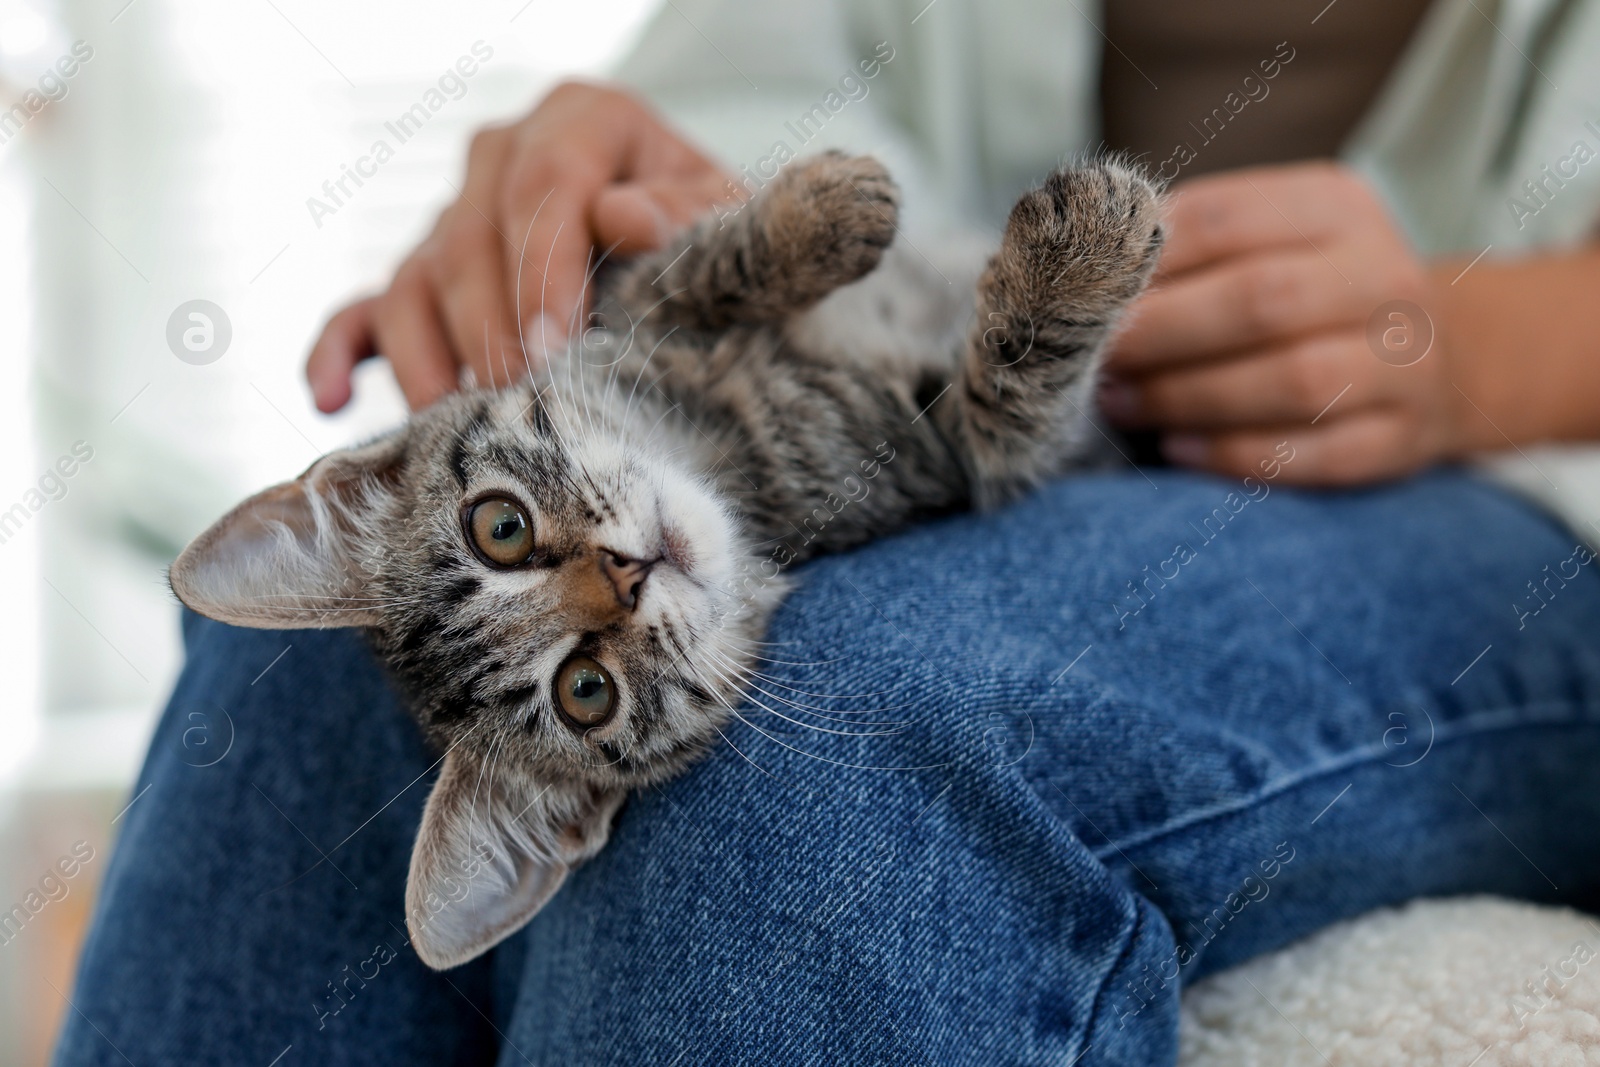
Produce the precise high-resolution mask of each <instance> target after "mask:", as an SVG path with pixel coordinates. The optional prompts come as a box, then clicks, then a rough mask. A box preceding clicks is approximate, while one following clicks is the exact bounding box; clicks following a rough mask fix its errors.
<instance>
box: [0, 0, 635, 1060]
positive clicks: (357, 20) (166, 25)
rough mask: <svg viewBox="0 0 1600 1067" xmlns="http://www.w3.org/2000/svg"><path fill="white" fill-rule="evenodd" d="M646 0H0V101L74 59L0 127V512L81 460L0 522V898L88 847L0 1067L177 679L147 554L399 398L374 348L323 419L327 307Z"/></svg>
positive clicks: (88, 888)
mask: <svg viewBox="0 0 1600 1067" xmlns="http://www.w3.org/2000/svg"><path fill="white" fill-rule="evenodd" d="M654 6H655V3H654V2H653V0H584V2H583V3H581V4H573V3H568V2H564V0H452V2H451V3H448V4H443V3H423V2H420V0H386V2H384V3H377V2H372V0H359V2H348V0H346V2H342V3H338V4H329V3H323V2H314V0H228V2H227V3H217V2H216V0H131V2H129V0H60V2H59V3H49V2H45V0H0V109H4V108H7V107H9V106H10V105H11V104H12V103H13V102H14V101H16V100H18V99H19V98H21V97H22V96H23V94H24V93H25V92H26V91H27V90H28V89H30V88H36V87H37V86H38V83H39V79H40V77H41V76H42V75H44V74H45V73H46V72H47V71H48V70H50V69H51V68H52V67H53V66H54V65H55V63H56V61H57V60H58V59H59V58H60V57H61V56H63V55H66V54H67V53H69V51H70V50H71V49H72V46H73V43H74V42H75V41H83V42H85V43H86V44H87V45H88V46H89V47H90V48H92V49H93V56H92V58H91V59H89V60H88V61H87V62H84V63H83V64H82V65H81V68H80V69H79V70H78V72H77V73H76V74H75V75H73V76H72V77H71V78H68V79H65V84H66V94H65V95H64V96H61V97H60V98H59V99H57V100H54V101H51V102H50V103H49V104H48V105H47V106H46V107H45V108H44V109H43V110H42V111H41V112H39V113H38V114H36V115H34V116H33V117H32V119H31V120H30V121H28V123H27V124H26V125H25V126H24V127H23V129H22V131H21V132H20V133H19V134H17V135H15V136H12V137H11V138H10V139H9V140H5V141H4V143H0V512H4V511H6V510H8V509H10V508H11V507H12V505H14V504H17V503H20V502H23V501H24V497H25V495H26V494H27V493H28V491H29V490H30V489H33V488H36V487H37V486H38V483H39V479H40V477H41V475H43V474H44V472H45V471H46V469H47V468H49V467H51V466H52V465H53V464H54V463H55V462H56V460H57V459H58V458H60V457H61V456H63V455H67V454H69V453H70V452H71V450H72V447H73V445H74V443H75V442H78V441H82V442H85V443H86V444H87V445H88V446H89V447H90V448H92V449H93V459H92V460H90V461H89V462H88V463H87V464H85V465H83V466H82V467H81V469H80V470H78V472H77V473H76V474H75V475H73V477H71V478H70V479H67V480H66V482H65V484H66V493H65V495H64V496H62V497H61V498H60V499H56V500H49V501H47V502H46V503H45V504H44V506H43V507H42V508H40V509H39V510H38V512H37V513H31V512H30V517H29V518H28V519H27V521H26V523H25V524H24V526H23V528H22V530H21V532H20V533H17V534H16V535H15V536H12V537H10V538H9V539H7V540H5V541H4V543H0V666H3V671H0V913H3V912H6V911H9V910H10V909H11V908H12V907H13V906H14V905H16V904H19V903H21V902H22V901H23V899H24V897H25V896H26V895H27V893H28V891H29V890H30V889H33V888H36V887H37V886H38V884H39V881H40V878H41V877H42V876H43V875H44V874H45V872H46V871H47V870H48V869H50V868H51V867H52V866H53V865H54V864H55V863H56V861H57V860H58V859H60V858H61V857H63V856H66V855H68V854H69V852H70V851H71V849H72V847H73V845H74V843H75V842H78V841H86V842H88V843H89V845H90V846H91V847H93V849H94V851H95V858H94V859H93V860H91V861H90V862H89V863H88V864H87V865H86V867H85V869H84V871H83V873H82V874H80V875H78V876H77V877H76V878H74V879H72V880H71V881H70V882H69V883H67V884H68V886H69V891H68V894H67V896H66V897H65V898H64V899H61V900H59V901H56V902H52V903H50V904H49V905H47V906H46V907H45V908H44V909H43V910H42V911H40V912H39V914H38V915H37V916H35V917H34V918H33V919H32V921H31V922H30V923H29V924H28V925H27V926H26V927H24V928H23V930H22V932H21V934H20V935H19V936H17V937H16V938H15V939H13V940H12V941H10V942H9V943H4V944H0V1067H16V1065H34V1064H40V1063H43V1062H44V1061H45V1059H46V1057H47V1055H48V1049H49V1046H50V1043H51V1041H52V1038H53V1035H54V1033H55V1030H56V1027H57V1025H58V1024H59V1019H60V1016H61V1014H62V1013H63V1012H64V1011H68V1010H70V1008H69V1007H68V1006H67V1004H66V1002H65V1000H64V998H63V996H62V994H63V993H65V992H68V991H69V990H70V982H71V970H72V962H73V958H74V956H75V954H76V949H77V945H78V941H79V939H80V937H81V936H82V931H83V924H84V921H85V919H86V917H87V912H88V909H89V908H90V906H91V904H92V902H93V892H94V885H95V883H96V882H97V881H98V879H99V876H100V874H101V872H102V870H103V869H104V864H105V860H106V858H107V856H108V854H109V847H110V844H111V842H112V840H113V838H114V836H115V832H116V826H115V824H114V823H113V819H114V818H116V817H118V816H119V813H120V812H121V810H122V809H123V808H124V806H125V805H126V804H127V803H128V802H129V799H130V795H129V785H130V783H131V782H132V781H133V778H134V775H135V773H136V772H137V769H138V765H139V761H140V759H141V757H142V755H143V752H144V748H145V744H146V738H147V736H148V733H149V730H150V728H151V726H152V724H153V721H154V717H155V715H156V713H157V712H158V710H159V708H160V706H161V704H162V702H163V700H164V699H165V696H166V693H167V691H168V689H169V688H170V686H171V683H172V679H173V677H174V674H175V672H176V670H177V668H178V662H179V654H180V649H179V646H178V628H177V607H176V604H175V602H174V601H173V599H172V598H171V596H170V594H169V593H168V592H167V590H166V588H165V585H164V582H163V577H162V572H163V568H164V566H165V565H166V563H167V562H168V561H169V560H170V559H171V558H172V557H173V556H174V555H175V554H176V552H177V551H178V549H179V548H181V547H182V545H183V544H184V542H185V541H186V540H187V539H188V538H190V537H191V536H193V535H194V534H195V533H197V532H198V531H199V530H200V529H201V528H202V527H203V526H204V525H205V524H206V523H207V522H209V521H210V520H211V519H213V518H215V517H216V516H217V515H218V514H220V513H221V512H222V511H223V510H224V509H225V508H226V507H227V506H229V505H230V504H232V503H233V502H235V501H236V500H237V499H238V498H239V497H240V496H242V495H243V494H245V493H246V492H249V491H252V490H254V489H257V488H260V487H261V486H263V485H265V484H267V483H269V482H271V481H276V480H281V479H284V478H288V477H292V476H294V475H295V474H297V473H298V472H299V471H300V470H301V469H302V468H304V467H305V466H306V465H307V464H308V463H309V462H310V461H311V459H313V458H314V457H315V456H316V455H317V454H319V453H320V452H322V451H325V450H327V449H329V448H333V447H336V446H338V445H341V444H344V443H346V442H348V441H350V440H352V439H354V438H357V437H360V436H363V435H365V434H368V433H371V432H373V431H375V430H377V429H380V428H382V427H384V426H387V425H389V424H391V423H392V422H394V421H395V420H396V419H398V418H399V417H400V414H401V410H402V407H401V404H400V401H399V397H398V393H397V391H396V390H395V388H394V386H393V382H392V379H390V378H389V376H388V372H387V370H386V369H384V368H383V367H381V366H379V365H370V366H368V367H367V368H365V369H364V370H363V371H362V374H361V377H360V379H359V380H358V385H357V390H358V400H357V401H356V402H355V404H354V405H353V406H352V408H351V409H350V410H348V411H347V412H346V413H344V414H341V415H340V416H339V417H337V418H327V417H324V416H322V415H319V414H317V413H316V411H315V410H314V409H313V407H312V406H311V402H310V397H309V394H308V392H307V390H306V388H305V386H304V383H303V379H302V377H301V371H300V366H301V362H302V360H303V358H304V355H305V351H306V348H307V346H308V345H309V343H310V341H311V339H312V338H313V337H314V336H315V334H316V331H317V329H318V326H319V324H320V323H321V321H322V320H323V318H324V317H325V316H326V315H327V314H328V313H329V312H330V311H331V310H333V309H334V308H335V307H337V306H338V305H339V304H340V303H341V302H342V301H343V300H344V299H345V298H347V297H348V296H350V295H352V294H355V293H358V292H360V291H363V290H367V289H370V288H372V287H374V286H376V285H378V284H380V283H381V282H382V281H383V280H384V279H385V278H387V276H388V274H389V272H390V271H391V270H392V268H393V267H394V265H395V264H396V263H397V262H398V259H399V257H400V255H401V254H402V253H403V251H404V250H405V249H406V248H408V247H409V246H411V245H412V244H413V243H414V242H416V241H417V240H418V239H419V238H420V237H422V236H423V235H424V234H425V233H426V231H427V229H428V228H429V227H430V226H431V223H432V218H433V215H434V212H435V211H436V210H437V209H438V208H439V207H441V206H442V205H443V204H444V202H445V201H446V200H447V199H449V198H450V197H451V196H453V195H454V193H453V191H452V188H451V184H450V183H455V184H456V185H459V184H460V180H461V171H462V167H463V161H464V153H465V146H466V141H467V138H468V135H469V133H470V131H471V130H472V129H473V128H475V127H476V126H479V125H481V124H483V123H486V122H489V121H494V120H501V119H505V118H509V117H512V116H515V115H519V114H521V113H522V112H524V111H525V110H526V109H527V108H528V107H529V106H530V105H531V104H532V103H533V102H534V101H535V100H536V99H537V98H538V96H539V95H540V94H541V93H542V92H543V91H544V90H545V89H546V88H548V86H549V85H550V83H551V82H552V81H553V80H554V79H555V78H557V77H560V76H564V75H569V74H575V73H577V74H598V73H600V72H602V71H604V70H605V69H606V68H607V66H608V65H609V64H610V63H612V62H613V61H614V60H615V59H616V58H617V57H618V55H619V54H620V53H621V52H622V51H623V50H624V49H625V48H626V47H627V46H628V44H629V43H630V42H631V41H632V40H633V38H634V37H635V35H636V34H637V33H638V31H639V30H640V29H641V28H642V24H643V21H644V19H645V18H646V17H647V16H648V15H649V14H650V13H651V9H652V8H653V7H654ZM480 40H481V41H483V42H484V43H485V44H487V45H488V46H489V47H491V48H493V50H494V55H493V57H492V58H491V59H489V60H488V61H487V62H486V63H483V64H482V65H481V68H480V70H479V71H478V73H477V74H476V75H474V76H473V77H472V78H470V79H465V81H466V86H467V90H466V93H465V95H463V96H462V97H461V98H460V99H452V100H449V102H448V103H447V104H446V105H445V106H444V107H443V108H442V109H441V110H440V111H438V112H437V113H435V114H434V115H433V116H432V118H431V119H430V121H429V122H428V123H427V125H426V126H425V128H424V129H423V132H422V133H421V134H419V135H417V136H415V137H413V138H412V139H411V140H409V141H407V142H406V143H405V144H403V145H399V144H397V142H396V141H395V139H394V138H393V137H392V136H391V135H389V134H387V133H386V132H385V131H384V130H383V123H384V122H385V121H386V120H392V119H394V118H395V117H396V116H398V115H399V114H401V113H402V112H404V111H405V110H406V109H407V108H409V107H410V106H411V105H412V104H414V103H417V102H418V101H420V100H421V99H422V96H423V94H424V93H425V92H426V91H427V89H428V88H430V87H431V86H434V85H435V84H436V82H437V79H438V78H439V76H440V75H441V74H442V73H444V72H445V71H446V70H447V69H449V68H451V67H452V66H453V65H454V64H455V62H456V60H457V58H458V57H460V56H463V55H469V54H470V52H471V48H472V45H473V43H474V42H475V41H480ZM54 91H55V92H57V93H58V94H59V89H56V90H54ZM380 136H382V137H384V139H386V140H388V141H389V143H390V145H391V146H392V147H395V148H396V154H395V157H394V158H393V159H392V160H390V161H389V162H388V163H387V164H385V165H384V166H382V167H380V168H379V170H378V173H377V175H376V176H375V177H373V178H369V179H366V180H365V185H364V186H363V187H361V188H360V189H357V190H355V195H354V196H353V197H352V198H350V199H349V200H348V201H347V202H346V205H345V206H344V207H342V208H340V209H339V210H338V212H337V213H336V214H334V215H332V216H329V217H324V218H323V219H322V220H321V222H322V225H321V226H320V227H318V226H317V225H316V224H315V223H314V222H313V220H312V217H311V214H310V212H309V211H308V210H307V206H306V199H307V198H308V197H311V196H321V195H323V194H322V192H321V188H322V184H323V182H324V181H326V180H328V179H330V178H337V177H338V176H339V174H340V170H341V165H350V164H354V162H355V160H356V159H357V158H358V157H359V156H362V155H364V154H366V153H367V152H368V150H369V148H370V146H371V144H372V142H373V141H374V139H376V138H377V137H380ZM194 299H205V300H210V301H213V302H214V303H216V304H217V305H219V306H220V307H221V308H222V309H223V310H224V312H225V313H226V315H227V317H228V319H229V321H230V322H231V325H232V331H233V337H232V341H231V344H230V345H229V347H228V349H227V350H226V352H225V353H224V354H223V355H222V357H221V358H220V359H218V360H217V361H216V362H213V363H210V364H209V365H204V366H196V365H192V364H189V363H185V362H183V361H181V360H179V359H177V358H176V357H175V356H174V355H173V353H172V351H171V350H170V349H169V348H168V346H167V342H166V325H167V320H168V318H169V316H171V314H172V312H173V310H174V309H175V308H176V307H177V306H178V305H180V304H182V303H184V302H186V301H189V300H194ZM24 510H27V508H26V506H25V507H24ZM262 666H263V667H266V666H267V664H262ZM228 732H229V727H228V724H227V721H226V709H219V714H218V715H216V716H215V717H214V718H213V719H212V720H211V721H207V722H200V721H197V722H196V725H195V730H194V736H193V738H192V740H193V741H194V745H193V750H192V751H193V756H192V758H193V759H194V761H195V762H204V761H205V760H207V759H210V758H213V754H220V752H221V750H222V749H223V748H224V747H225V745H226V742H227V734H228ZM207 745H210V746H211V747H210V748H207ZM134 802H135V803H136V802H137V800H136V799H135V801H134ZM58 991H60V992H58Z"/></svg>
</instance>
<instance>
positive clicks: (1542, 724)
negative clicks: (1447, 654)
mask: <svg viewBox="0 0 1600 1067" xmlns="http://www.w3.org/2000/svg"><path fill="white" fill-rule="evenodd" d="M1540 706H1541V705H1538V704H1534V705H1525V706H1520V707H1517V708H1503V709H1500V710H1497V711H1494V712H1491V713H1488V714H1486V715H1480V716H1476V717H1475V718H1474V720H1473V722H1474V723H1479V722H1482V720H1484V719H1496V720H1500V721H1498V722H1495V723H1491V724H1488V725H1481V726H1480V725H1465V728H1462V729H1456V730H1452V731H1451V732H1450V734H1449V736H1444V735H1443V734H1441V733H1436V734H1435V735H1434V739H1433V743H1434V746H1435V747H1437V746H1439V745H1447V744H1453V743H1455V742H1457V741H1463V740H1468V739H1470V738H1473V737H1478V736H1482V735H1483V734H1488V733H1494V732H1497V731H1510V730H1515V729H1525V728H1530V727H1533V728H1541V729H1548V728H1550V727H1561V728H1571V727H1580V726H1587V727H1591V728H1600V722H1596V721H1594V720H1591V719H1574V718H1571V717H1570V716H1568V717H1565V718H1562V719H1551V720H1548V721H1534V722H1530V721H1528V718H1527V715H1528V712H1529V710H1530V709H1532V708H1538V707H1540ZM1563 706H1565V705H1563ZM1508 716H1510V717H1511V718H1508ZM1430 751H1431V750H1430ZM1393 754H1394V753H1393V751H1392V750H1390V749H1386V748H1382V747H1381V746H1380V747H1378V748H1376V749H1374V748H1373V747H1372V746H1367V747H1365V748H1360V749H1353V750H1351V751H1350V752H1349V753H1346V754H1345V755H1344V756H1341V757H1340V758H1338V759H1334V760H1329V761H1327V762H1325V763H1321V764H1318V765H1317V766H1315V767H1310V768H1307V769H1305V770H1303V771H1300V772H1298V773H1296V774H1293V775H1290V776H1288V777H1285V778H1282V779H1280V780H1278V781H1276V782H1274V783H1272V784H1270V785H1267V786H1265V787H1263V788H1262V789H1260V790H1258V791H1257V792H1255V793H1253V794H1252V795H1250V796H1249V797H1245V798H1241V799H1239V800H1233V801H1229V802H1227V803H1225V804H1220V805H1217V806H1215V807H1213V808H1211V809H1209V810H1206V811H1200V812H1194V813H1191V814H1189V815H1185V816H1183V817H1181V818H1179V819H1175V820H1173V821H1172V822H1169V823H1167V824H1165V825H1163V826H1158V827H1153V828H1151V829H1149V830H1144V831H1141V832H1139V833H1137V834H1134V835H1133V836H1132V837H1130V838H1126V839H1124V840H1121V841H1111V840H1110V839H1107V844H1106V845H1105V846H1103V847H1102V848H1098V849H1094V850H1093V851H1092V855H1093V856H1094V857H1095V859H1097V860H1099V861H1101V862H1102V863H1104V862H1106V861H1107V858H1108V857H1109V856H1110V855H1111V854H1112V853H1116V852H1126V851H1131V850H1133V849H1137V848H1143V847H1144V846H1146V845H1149V844H1151V843H1152V842H1154V841H1158V840H1160V839H1161V838H1163V837H1166V836H1167V835H1169V834H1173V833H1177V832H1178V831H1180V830H1187V829H1189V828H1191V827H1194V826H1198V825H1200V824H1202V823H1206V822H1210V821H1211V820H1213V819H1220V818H1224V817H1226V816H1229V815H1235V814H1237V813H1239V812H1241V811H1245V810H1247V809H1249V808H1252V807H1255V806H1256V805H1257V804H1261V803H1263V802H1265V801H1268V800H1272V799H1274V798H1276V797H1278V796H1281V795H1283V794H1285V793H1287V792H1289V791H1290V790H1292V789H1296V788H1298V787H1299V786H1302V785H1305V784H1306V783H1308V782H1310V781H1312V780H1314V779H1317V778H1321V777H1325V776H1327V775H1329V774H1332V773H1333V772H1335V771H1341V770H1348V769H1350V768H1353V767H1359V766H1361V765H1363V764H1370V763H1374V762H1385V763H1386V762H1387V761H1382V760H1379V759H1378V757H1379V756H1385V755H1391V756H1392V755H1393ZM1419 762H1420V761H1419ZM1391 766H1392V765H1391Z"/></svg>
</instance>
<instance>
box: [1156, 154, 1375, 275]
mask: <svg viewBox="0 0 1600 1067" xmlns="http://www.w3.org/2000/svg"><path fill="white" fill-rule="evenodd" d="M1166 215H1167V234H1168V236H1167V241H1166V244H1165V245H1164V246H1163V247H1162V251H1161V266H1160V274H1161V275H1162V276H1166V277H1174V276H1176V275H1179V274H1183V273H1185V272H1187V271H1190V270H1194V269H1196V268H1199V267H1203V266H1206V265H1208V264H1211V263H1218V262H1221V261H1222V260H1226V259H1232V258H1233V257H1235V256H1240V255H1245V254H1248V253H1253V252H1263V251H1266V250H1269V249H1272V248H1283V249H1288V248H1305V247H1306V246H1307V244H1308V243H1311V244H1317V245H1323V244H1326V243H1327V242H1328V241H1330V240H1331V239H1333V238H1334V237H1336V236H1338V235H1339V234H1341V233H1346V232H1348V231H1349V230H1350V229H1351V228H1352V225H1353V224H1354V223H1358V222H1361V221H1364V220H1366V219H1367V218H1369V217H1370V218H1382V217H1383V209H1382V207H1381V205H1380V204H1379V203H1378V200H1377V198H1376V197H1375V196H1373V195H1372V192H1371V190H1370V189H1369V188H1368V187H1367V185H1366V184H1365V182H1363V181H1362V180H1361V179H1360V178H1359V177H1358V176H1357V175H1356V174H1355V173H1354V172H1353V171H1351V170H1349V169H1348V168H1345V167H1341V166H1339V165H1337V164H1334V163H1301V164H1292V165H1289V166H1277V167H1260V168H1255V169H1251V170H1239V171H1225V172H1222V173H1218V174H1208V175H1206V176H1205V177H1202V178H1195V179H1194V180H1192V181H1187V182H1182V183H1180V184H1179V185H1178V186H1177V187H1176V188H1174V189H1173V191H1172V195H1171V199H1170V200H1169V207H1168V210H1167V212H1166Z"/></svg>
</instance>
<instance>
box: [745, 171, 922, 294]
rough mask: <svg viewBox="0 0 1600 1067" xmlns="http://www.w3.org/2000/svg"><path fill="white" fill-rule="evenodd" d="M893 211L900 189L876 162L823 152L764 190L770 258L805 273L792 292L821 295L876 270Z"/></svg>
mask: <svg viewBox="0 0 1600 1067" xmlns="http://www.w3.org/2000/svg"><path fill="white" fill-rule="evenodd" d="M899 207H900V190H899V187H898V186H896V185H895V183H894V179H892V178H890V177H889V172H888V171H887V170H886V169H884V166H883V164H882V163H879V162H878V161H877V160H876V159H873V158H872V157H871V156H847V155H844V154H843V153H840V152H827V153H825V154H823V155H820V156H814V157H811V158H809V159H803V160H799V161H797V162H795V163H793V164H791V165H790V167H789V169H787V170H786V171H784V173H783V174H782V175H781V176H780V178H779V179H778V180H777V181H775V182H774V183H773V184H772V185H771V186H769V187H768V201H767V205H766V212H765V223H766V227H765V228H766V235H767V239H768V241H769V242H770V243H771V247H772V249H773V251H774V252H775V253H777V254H778V255H779V256H782V257H784V258H785V259H788V260H790V261H791V262H792V263H794V265H795V266H797V267H799V266H801V265H803V266H804V267H805V268H806V271H805V272H804V273H803V274H801V275H800V276H798V277H796V279H795V282H796V285H797V287H798V288H801V289H806V290H812V289H815V290H817V291H818V293H819V295H821V294H822V293H826V292H827V291H829V290H831V289H833V288H835V287H837V286H838V285H840V284H842V283H843V282H847V281H854V280H855V279H857V278H859V277H861V276H862V275H864V274H866V273H868V272H869V271H871V270H872V269H873V268H874V267H876V266H877V265H878V261H879V260H880V259H881V258H882V256H883V250H884V249H885V248H887V247H889V243H890V242H891V241H893V240H894V235H895V226H896V224H897V221H898V218H899ZM806 275H811V276H812V277H811V279H810V281H809V282H808V280H807V278H806Z"/></svg>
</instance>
